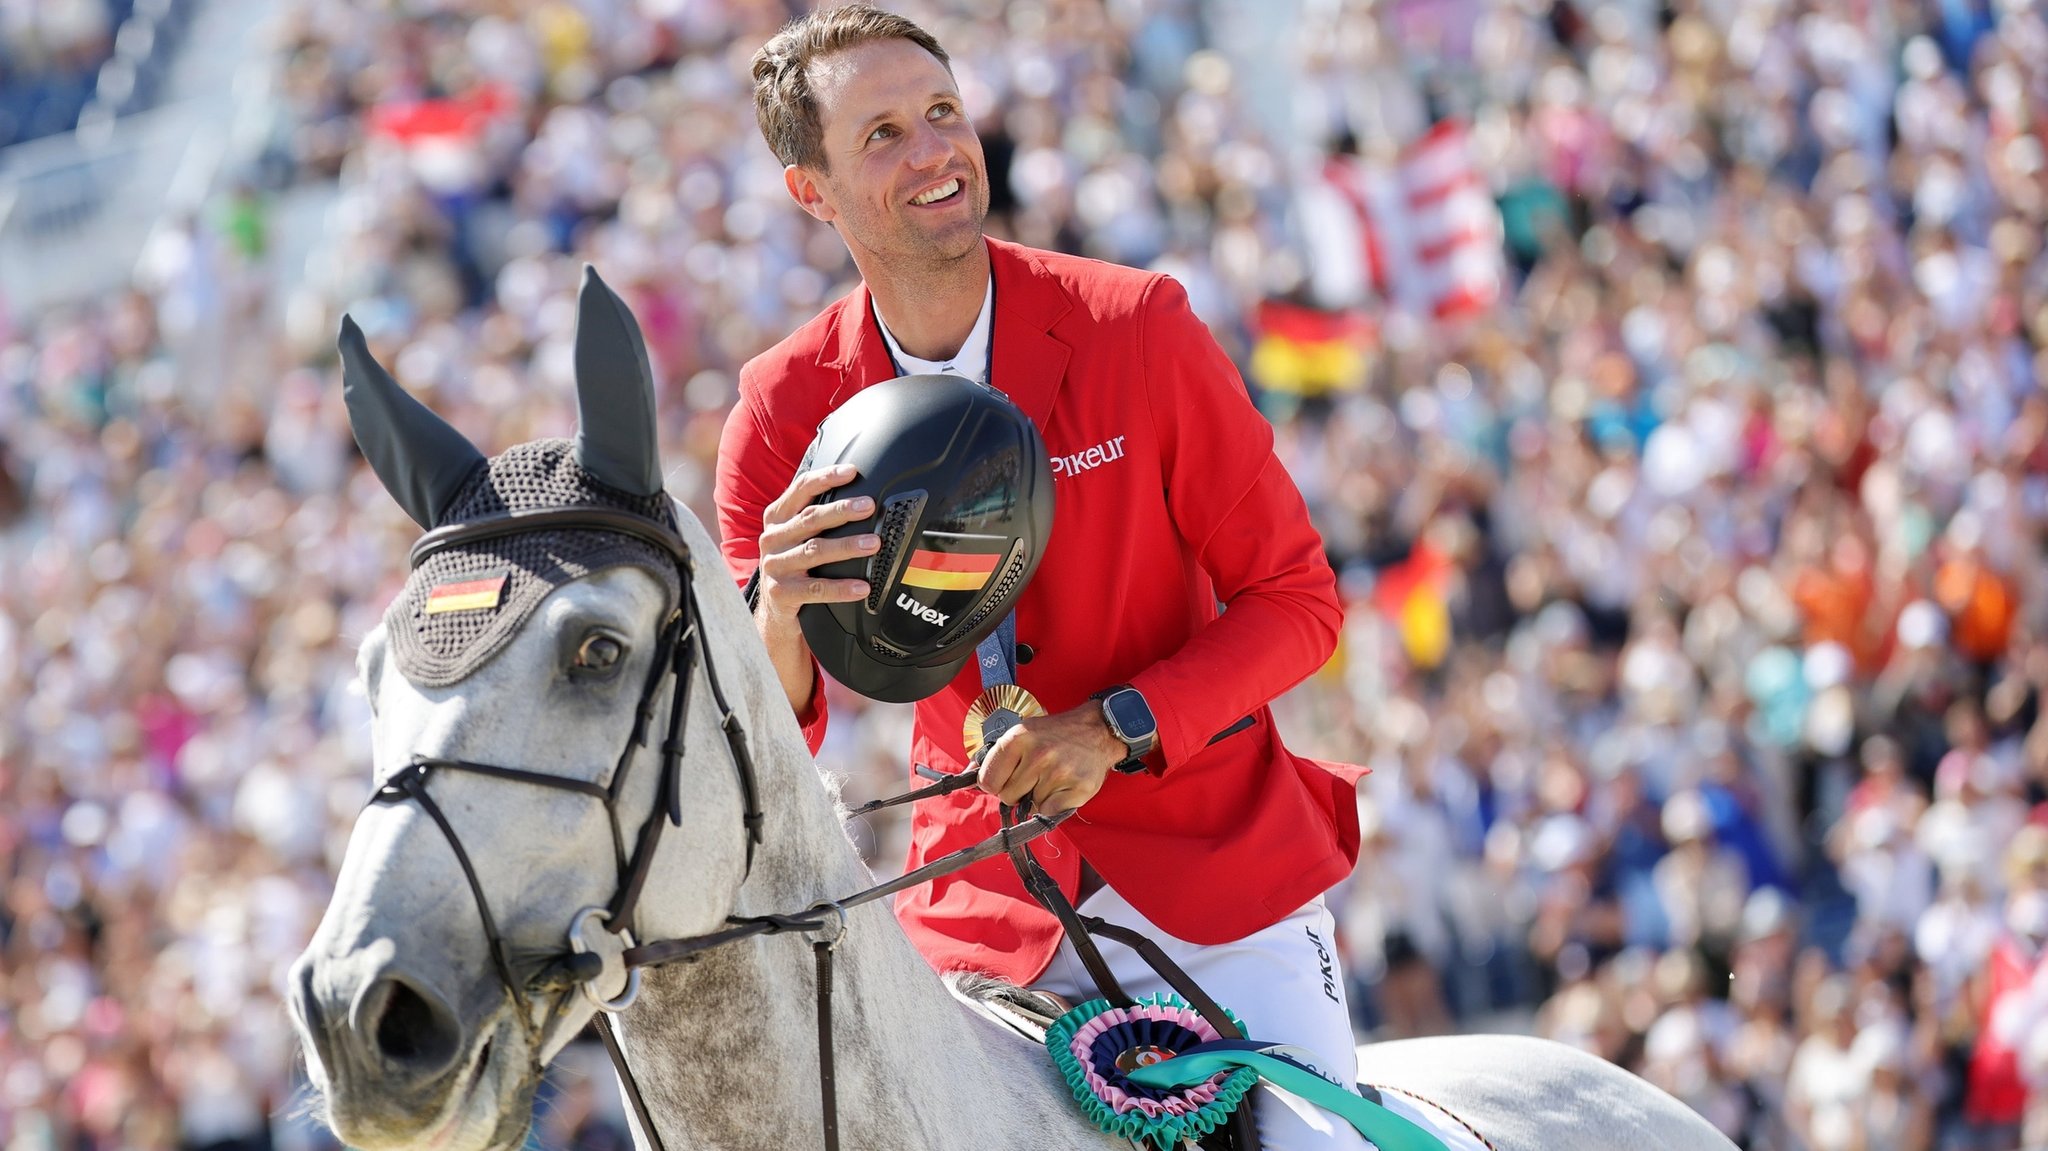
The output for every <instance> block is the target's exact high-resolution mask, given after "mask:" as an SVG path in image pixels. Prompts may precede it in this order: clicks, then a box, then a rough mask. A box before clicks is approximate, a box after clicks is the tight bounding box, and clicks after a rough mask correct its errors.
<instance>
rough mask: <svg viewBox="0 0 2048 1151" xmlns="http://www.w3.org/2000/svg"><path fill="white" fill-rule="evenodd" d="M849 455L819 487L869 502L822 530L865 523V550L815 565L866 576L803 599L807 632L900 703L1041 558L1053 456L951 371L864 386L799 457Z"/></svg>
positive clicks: (1029, 428)
mask: <svg viewBox="0 0 2048 1151" xmlns="http://www.w3.org/2000/svg"><path fill="white" fill-rule="evenodd" d="M832 464H852V465H853V466H854V468H855V469H856V471H857V472H858V474H857V475H856V476H855V478H854V480H853V481H852V482H851V483H848V484H846V485H844V486H842V487H840V488H837V489H835V490H833V491H831V492H828V493H826V495H825V496H824V497H823V498H824V499H827V500H841V499H851V498H853V497H855V496H871V497H873V499H874V501H875V508H876V513H875V514H874V515H872V516H869V517H867V518H865V519H860V520H856V521H854V522H853V523H850V524H846V525H844V526H842V527H838V528H834V529H832V530H830V531H827V532H826V533H824V534H825V535H826V536H832V537H837V536H843V535H850V534H854V533H858V532H869V531H871V532H874V533H876V534H877V535H879V536H880V537H881V541H882V546H881V548H880V550H879V551H877V552H876V553H875V554H874V555H873V556H871V557H868V558H866V559H862V560H844V561H840V562H837V563H831V564H825V565H823V566H821V567H819V568H818V569H817V570H818V574H820V575H823V576H827V577H829V578H833V579H865V580H867V581H868V587H869V592H868V596H867V599H866V600H865V601H860V602H854V603H833V604H805V605H804V606H803V607H802V608H800V609H798V611H797V622H798V624H799V625H800V626H801V627H802V628H803V633H804V639H805V640H806V641H807V642H808V643H809V644H810V648H811V652H812V654H813V655H815V656H817V658H818V664H819V666H821V667H823V668H824V669H825V670H826V671H827V672H828V673H830V674H831V676H832V678H834V679H836V680H838V681H839V682H840V683H843V684H845V685H846V686H847V687H849V688H852V689H853V690H854V691H857V692H859V693H861V694H862V695H865V696H867V697H869V698H871V699H878V700H882V701H884V702H887V703H908V702H911V701H913V700H919V699H923V698H925V697H926V696H929V695H931V694H933V693H934V692H936V691H938V690H939V689H940V688H942V687H944V686H945V685H946V684H947V683H949V682H950V681H951V680H952V679H953V677H954V676H955V675H957V674H958V673H959V671H960V668H961V667H962V665H964V664H965V663H966V662H967V660H968V659H969V658H971V657H972V656H973V655H974V649H975V645H976V644H978V643H980V642H981V641H982V640H983V639H984V638H986V637H987V636H988V634H989V633H990V632H992V631H994V630H995V629H996V626H997V625H998V624H1000V623H1002V621H1003V617H1004V616H1005V615H1007V614H1009V612H1010V610H1011V609H1012V608H1013V607H1015V606H1016V603H1017V597H1018V596H1020V595H1022V594H1023V592H1024V586H1025V584H1027V583H1029V582H1030V580H1031V575H1032V573H1033V572H1035V571H1037V570H1038V561H1039V560H1040V559H1041V558H1043V556H1044V555H1045V547H1046V543H1047V541H1048V539H1049V538H1050V537H1051V535H1052V513H1053V490H1052V460H1051V457H1050V456H1049V455H1048V454H1047V453H1046V450H1045V441H1044V440H1043V439H1041V438H1040V437H1039V434H1038V428H1037V426H1036V425H1034V424H1033V423H1032V422H1031V418H1030V417H1029V416H1027V415H1025V414H1024V413H1023V412H1022V411H1020V410H1019V409H1018V408H1017V406H1016V405H1015V404H1013V403H1011V402H1010V400H1009V399H1008V398H1007V397H1005V396H1004V395H1003V394H1002V393H1001V392H998V391H995V390H993V389H991V388H988V387H984V386H983V385H981V384H977V383H974V382H973V381H970V380H965V379H961V378H960V377H958V376H904V377H901V378H899V379H894V380H887V381H884V382H882V383H879V384H875V385H874V386H872V387H869V388H864V389H862V390H861V391H860V392H858V393H856V394H855V395H854V396H853V397H852V398H851V399H849V400H847V401H846V402H845V403H844V404H842V405H840V406H839V408H838V409H836V410H835V411H833V412H832V414H831V415H829V416H827V417H825V421H824V422H823V423H821V424H819V425H818V435H817V438H816V439H814V440H813V441H812V442H811V447H810V450H809V451H808V452H807V453H806V454H805V457H804V462H803V463H802V464H800V465H799V467H798V470H799V471H803V470H806V469H810V468H822V467H827V466H829V465H832Z"/></svg>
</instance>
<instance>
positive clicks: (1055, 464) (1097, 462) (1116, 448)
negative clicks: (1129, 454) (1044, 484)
mask: <svg viewBox="0 0 2048 1151" xmlns="http://www.w3.org/2000/svg"><path fill="white" fill-rule="evenodd" d="M1123 458H1124V438H1123V437H1122V436H1116V437H1114V438H1112V439H1107V440H1104V441H1102V442H1101V443H1099V444H1096V445H1095V446H1094V447H1092V448H1088V449H1086V450H1084V451H1078V452H1075V453H1074V454H1073V455H1070V456H1054V457H1053V458H1052V478H1053V479H1055V480H1058V479H1064V478H1065V477H1067V476H1072V475H1079V474H1080V473H1082V472H1085V471H1089V470H1090V469H1093V468H1099V467H1101V466H1102V465H1104V464H1106V463H1110V462H1112V461H1114V460H1120V459H1123Z"/></svg>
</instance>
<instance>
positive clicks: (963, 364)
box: [868, 272, 996, 384]
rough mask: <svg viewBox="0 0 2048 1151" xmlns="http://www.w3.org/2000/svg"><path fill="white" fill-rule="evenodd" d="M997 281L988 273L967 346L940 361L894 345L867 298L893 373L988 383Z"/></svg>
mask: <svg viewBox="0 0 2048 1151" xmlns="http://www.w3.org/2000/svg"><path fill="white" fill-rule="evenodd" d="M995 304H996V278H995V274H994V273H993V272H991V273H990V274H989V278H988V290H987V291H985V292H983V293H982V294H981V314H980V315H979V316H976V317H975V318H974V330H973V331H971V332H968V333H967V342H966V343H964V344H962V345H960V350H959V351H957V352H955V353H953V355H951V356H949V357H947V358H946V359H943V360H920V359H918V358H917V357H916V356H913V355H911V354H910V353H908V352H906V351H904V350H903V345H901V344H899V343H897V342H896V335H895V333H893V332H891V331H890V330H889V325H888V323H887V322H885V321H884V320H883V319H882V310H881V309H880V308H877V307H875V306H874V297H873V296H872V295H870V296H869V297H868V310H869V311H872V312H874V314H875V326H876V327H878V328H880V329H882V338H883V339H884V340H886V341H888V343H889V354H890V355H891V356H893V357H895V359H896V370H897V371H899V372H902V373H903V374H904V375H906V376H961V377H964V378H966V379H970V380H973V381H975V382H976V383H981V384H986V383H988V374H989V373H988V363H989V360H988V336H989V329H990V328H992V327H994V326H995V311H996V307H995Z"/></svg>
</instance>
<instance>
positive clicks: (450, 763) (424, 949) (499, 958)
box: [291, 271, 757, 1151]
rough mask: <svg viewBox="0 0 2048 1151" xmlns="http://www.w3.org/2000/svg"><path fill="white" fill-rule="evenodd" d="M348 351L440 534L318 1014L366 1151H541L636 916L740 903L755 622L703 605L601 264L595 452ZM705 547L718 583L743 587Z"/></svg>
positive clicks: (358, 834) (302, 987)
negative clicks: (719, 675)
mask: <svg viewBox="0 0 2048 1151" xmlns="http://www.w3.org/2000/svg"><path fill="white" fill-rule="evenodd" d="M341 351H342V359H343V368H344V379H345V391H346V396H347V402H348V409H349V419H350V423H351V425H352V426H353V428H354V430H355V434H356V439H357V442H358V443H360V444H361V445H362V447H363V451H364V454H365V455H366V456H367V457H368V459H369V461H370V463H371V465H372V467H373V468H374V470H375V471H376V473H377V475H378V476H379V478H380V479H382V480H383V482H384V486H385V487H386V488H387V489H388V490H389V491H390V492H391V494H392V495H393V496H394V497H395V498H396V499H397V500H398V502H399V503H400V504H401V505H403V506H404V508H405V510H406V511H407V512H408V513H409V514H410V515H411V516H412V518H413V519H415V520H416V521H418V522H419V523H420V525H421V526H422V527H423V528H426V529H428V530H427V534H426V535H425V536H424V537H422V539H421V540H420V542H419V544H418V545H416V546H415V548H414V549H413V565H414V566H413V572H412V575H411V578H410V579H409V580H408V582H407V584H406V587H405V590H404V592H403V593H401V595H400V596H399V598H398V600H397V601H396V602H395V603H394V604H393V605H392V606H391V609H390V611H389V612H388V613H387V615H386V616H385V619H384V622H383V624H382V625H381V626H379V627H378V628H377V629H376V630H375V631H374V632H373V633H371V635H370V636H369V637H368V639H366V640H365V641H364V643H363V645H362V649H361V653H360V656H359V659H358V665H359V669H360V671H361V674H362V680H363V686H364V688H365V689H366V690H367V692H368V695H369V699H370V703H371V708H372V711H373V714H374V715H375V720H374V723H373V741H372V742H373V747H374V767H375V773H376V782H377V784H378V785H379V786H378V790H377V792H376V798H375V799H374V800H372V801H371V803H370V804H369V805H368V806H367V807H366V808H365V809H364V810H363V812H362V814H361V815H360V816H359V817H358V819H357V821H356V826H355V830H354V832H353V834H352V835H351V837H350V839H349V844H348V851H347V854H346V857H345V858H344V860H343V862H342V867H341V874H340V876H339V878H338V880H337V882H336V887H335V892H334V898H333V901H332V902H331V903H330V904H329V905H328V908H327V914H326V916H325V918H323V919H322V921H321V924H320V928H319V931H318V932H317V933H316V934H315V936H314V938H313V940H312V942H311V943H310V944H309V945H308V947H307V949H306V952H305V954H304V955H303V956H301V957H300V959H299V961H298V963H297V965H296V966H295V967H294V969H293V979H292V988H291V1000H292V1009H293V1015H294V1017H295V1020H296V1022H297V1024H298V1027H299V1030H300V1032H301V1036H302V1039H303V1041H304V1044H305V1048H306V1052H307V1059H308V1064H309V1067H310V1070H311V1072H312V1077H313V1080H314V1083H315V1085H316V1086H317V1087H318V1088H319V1089H321V1091H322V1092H323V1093H324V1094H325V1097H326V1102H327V1108H328V1119H329V1122H330V1123H331V1124H332V1126H333V1127H334V1129H335V1131H336V1132H337V1133H338V1134H340V1135H341V1136H342V1138H344V1139H345V1140H346V1141H347V1142H349V1143H350V1144H351V1145H353V1146H356V1147H362V1148H368V1149H372V1151H376V1149H381V1148H387V1147H401V1146H404V1147H415V1146H419V1147H436V1148H455V1149H468V1148H482V1147H486V1146H504V1147H510V1146H516V1145H518V1143H519V1142H520V1140H521V1138H522V1135H523V1132H524V1130H525V1126H526V1123H527V1119H528V1116H529V1115H530V1113H531V1101H532V1095H533V1091H534V1087H535V1084H536V1082H537V1080H538V1077H539V1072H540V1068H541V1067H542V1066H543V1065H544V1064H545V1062H546V1061H547V1060H548V1059H549V1058H551V1057H552V1056H553V1055H554V1054H555V1052H556V1051H557V1050H558V1049H559V1048H560V1046H561V1045H562V1044H563V1043H564V1042H566V1041H567V1040H568V1039H569V1038H570V1037H571V1036H573V1035H574V1034H575V1033H576V1032H577V1031H578V1030H579V1029H580V1028H581V1027H582V1026H583V1024H584V1023H585V1022H587V1021H588V1020H589V1018H590V1017H591V1014H592V1013H593V1012H594V1011H595V1010H597V1002H598V1000H599V998H600V997H602V996H620V997H622V996H623V995H624V994H626V989H627V986H628V979H627V976H626V971H625V964H624V962H623V959H622V957H621V956H622V952H623V950H624V948H625V947H626V946H627V944H628V940H627V938H626V937H625V936H624V935H621V934H615V933H614V931H613V930H610V929H611V928H619V927H625V928H629V929H630V933H631V935H632V937H633V938H635V939H646V938H648V937H649V936H650V935H654V936H657V937H659V936H662V935H668V936H680V935H689V934H693V933H699V932H703V931H706V930H709V929H711V928H713V927H715V926H717V925H718V924H719V923H720V922H721V921H722V919H723V917H724V916H725V915H727V914H728V913H729V912H730V910H731V908H732V900H733V898H734V893H735V892H736V891H737V889H738V887H739V885H740V883H741V882H742V880H743V879H744V876H745V873H746V869H747V867H748V866H749V865H750V863H751V857H752V837H751V836H750V835H749V834H748V830H747V829H748V828H749V827H751V826H757V825H755V824H750V823H749V822H747V821H746V820H745V819H744V816H745V814H746V813H747V812H749V811H750V810H751V808H752V806H753V805H752V803H751V801H750V800H749V798H748V796H747V794H746V793H748V792H750V791H751V787H752V781H751V777H750V775H748V774H747V772H745V771H742V772H735V771H734V770H733V767H732V766H731V765H730V763H729V762H728V761H729V757H732V756H733V755H734V752H733V749H731V748H729V747H728V746H727V741H726V738H725V736H724V734H723V733H722V732H721V731H720V729H719V724H718V719H719V716H718V705H717V701H716V700H715V698H714V697H715V694H716V689H715V686H714V685H715V682H716V681H715V680H707V676H706V672H707V669H706V668H704V667H702V666H701V665H702V663H703V662H704V658H703V657H704V654H705V643H704V634H705V628H706V627H708V626H710V625H712V624H716V625H717V627H716V628H715V629H714V630H720V631H725V632H731V631H732V630H733V629H734V628H735V627H736V626H739V625H736V624H735V623H734V622H733V621H732V620H730V619H727V618H725V617H726V616H738V615H740V614H741V613H743V610H744V609H743V608H741V607H740V606H739V604H738V602H737V597H736V596H734V594H733V591H732V588H731V587H730V585H729V584H728V585H727V586H726V587H725V588H723V589H711V588H705V589H702V592H703V598H704V600H705V601H706V602H707V603H709V604H711V606H712V608H713V611H712V615H713V616H714V617H717V618H715V619H713V620H708V621H707V620H706V619H703V618H700V615H699V612H698V594H697V593H696V591H695V590H693V588H692V583H691V560H690V556H691V554H692V545H693V542H694V544H695V546H696V547H697V548H698V549H699V550H700V551H702V550H703V549H708V548H709V546H710V545H709V539H708V537H707V536H706V535H705V533H704V531H703V529H702V527H701V525H698V524H697V523H696V522H695V520H694V518H692V517H690V516H689V513H688V512H687V510H682V511H681V512H680V517H681V518H680V521H679V518H678V516H679V511H678V508H677V506H676V505H675V504H674V503H673V502H672V501H670V500H669V498H668V497H667V496H666V495H665V494H663V492H662V489H661V468H660V464H659V460H658V458H657V451H656V444H655V426H654V389H653V382H652V379H651V378H650V373H649V370H648V365H647V353H646V349H645V347H644V345H643V344H642V342H641V338H640V332H639V328H638V326H637V325H636V324H635V323H634V322H633V319H632V316H631V314H630V313H629V312H628V311H627V309H626V307H625V305H624V303H623V302H622V301H620V300H619V299H618V297H617V296H615V295H613V294H612V292H611V291H610V289H608V288H606V287H605V286H604V284H603V283H602V282H600V281H599V280H598V279H597V277H596V275H595V274H594V273H591V272H588V271H586V273H585V277H584V283H583V291H582V296H581V301H580V313H579V318H578V323H577V331H576V354H575V362H576V376H577V394H578V404H579V412H580V427H579V431H578V434H577V436H576V438H575V439H574V440H545V441H538V442H534V443H528V444H521V445H519V446H517V447H514V448H511V449H509V450H507V451H506V452H504V453H502V454H501V455H498V456H496V457H493V458H490V459H485V458H484V457H483V456H482V455H481V454H480V453H479V452H478V451H477V450H476V449H475V448H474V447H472V446H471V445H470V444H469V442H468V441H467V440H465V439H464V438H463V436H462V435H461V433H459V432H457V431H455V430H454V429H453V428H451V427H449V426H448V425H447V424H446V423H444V422H442V421H441V420H440V419H439V418H438V417H436V416H435V415H433V414H432V413H431V412H429V411H427V409H426V408H424V407H423V406H421V405H420V404H419V403H418V402H417V401H415V400H413V399H412V398H411V397H410V396H408V395H407V394H406V393H405V391H404V390H403V389H402V388H400V387H399V386H398V384H397V383H396V382H395V381H394V380H392V378H391V377H390V376H389V375H388V374H386V373H385V372H384V370H383V369H382V368H381V367H379V366H378V364H377V363H376V361H375V360H374V359H373V358H372V357H371V355H370V353H369V350H368V348H367V347H366V345H365V344H364V341H363V337H362V334H361V333H360V332H359V331H358V330H357V329H356V327H355V325H354V324H353V323H351V322H348V321H346V320H344V322H343V328H342V336H341ZM686 532H687V534H685V533H686ZM703 554H704V555H705V558H706V559H707V560H708V561H709V564H710V568H709V571H708V572H707V573H706V574H705V575H703V576H701V577H699V578H700V579H709V580H712V581H713V582H723V581H724V575H723V572H722V570H721V569H720V567H719V566H718V563H717V559H716V555H715V553H711V552H708V551H704V552H703ZM720 597H722V598H720ZM726 599H730V600H732V601H733V602H732V603H731V604H727V603H725V602H724V601H725V600H726ZM726 638H727V640H728V641H729V640H731V639H732V638H733V637H732V636H731V635H728V636H727V637H726ZM678 683H681V684H684V685H693V684H694V685H696V686H695V687H694V688H688V687H687V686H686V689H685V690H684V691H682V692H681V693H680V696H679V695H678V693H677V690H676V685H677V684H678ZM678 701H680V702H678ZM671 741H677V743H676V747H675V752H674V754H665V752H664V745H666V744H669V743H670V742H671ZM731 762H744V760H743V759H732V760H731ZM743 783H744V786H743ZM657 843H658V844H659V850H658V851H657V849H656V847H657ZM649 887H653V888H656V889H658V890H659V891H660V892H661V899H660V901H659V902H660V905H659V907H655V906H653V903H652V901H648V902H645V903H643V902H642V901H640V900H639V892H640V891H641V890H644V889H646V888H649ZM586 909H588V911H587V913H586ZM572 938H573V940H574V946H573V947H572ZM635 985H636V986H637V984H635Z"/></svg>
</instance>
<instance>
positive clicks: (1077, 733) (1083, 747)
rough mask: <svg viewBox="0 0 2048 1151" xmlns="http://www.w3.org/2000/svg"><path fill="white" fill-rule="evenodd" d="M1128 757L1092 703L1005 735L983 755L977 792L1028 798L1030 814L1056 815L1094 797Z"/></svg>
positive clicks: (1031, 722) (1002, 797)
mask: <svg viewBox="0 0 2048 1151" xmlns="http://www.w3.org/2000/svg"><path fill="white" fill-rule="evenodd" d="M1127 754H1129V752H1128V749H1127V748H1125V747H1124V741H1123V740H1120V739H1118V738H1117V737H1116V735H1115V734H1114V733H1113V732H1111V731H1110V730H1109V724H1108V723H1107V722H1106V721H1105V720H1104V719H1103V718H1102V705H1101V704H1099V703H1096V702H1094V701H1092V700H1091V701H1089V702H1088V703H1085V704H1082V705H1081V706H1080V707H1077V708H1075V709H1073V710H1072V711H1063V712H1061V713H1059V714H1058V715H1042V716H1034V717H1032V718H1030V719H1027V720H1024V721H1023V722H1021V723H1019V724H1018V725H1017V726H1015V727H1013V728H1011V729H1010V730H1008V731H1006V732H1004V733H1003V735H1002V738H1000V739H998V740H996V742H995V745H994V746H992V747H990V748H989V749H988V754H987V755H985V756H984V757H982V761H981V789H982V790H983V791H986V792H988V793H989V794H990V795H993V796H995V797H997V798H998V799H1000V800H1002V801H1003V802H1004V803H1006V804H1015V803H1016V802H1017V801H1018V800H1020V799H1023V798H1024V797H1025V796H1027V795H1028V796H1030V797H1031V800H1032V805H1033V808H1032V809H1033V810H1034V811H1036V812H1038V813H1040V814H1043V815H1057V814H1059V813H1060V812H1062V811H1068V810H1071V809H1073V808H1076V807H1079V806H1081V805H1082V804H1084V803H1086V802H1088V801H1089V800H1091V799H1093V798H1095V793H1096V792H1098V791H1101V790H1102V781H1103V780H1105V779H1107V778H1109V769H1110V768H1112V767H1115V766H1116V765H1117V764H1119V763H1121V762H1123V758H1124V756H1125V755H1127Z"/></svg>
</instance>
